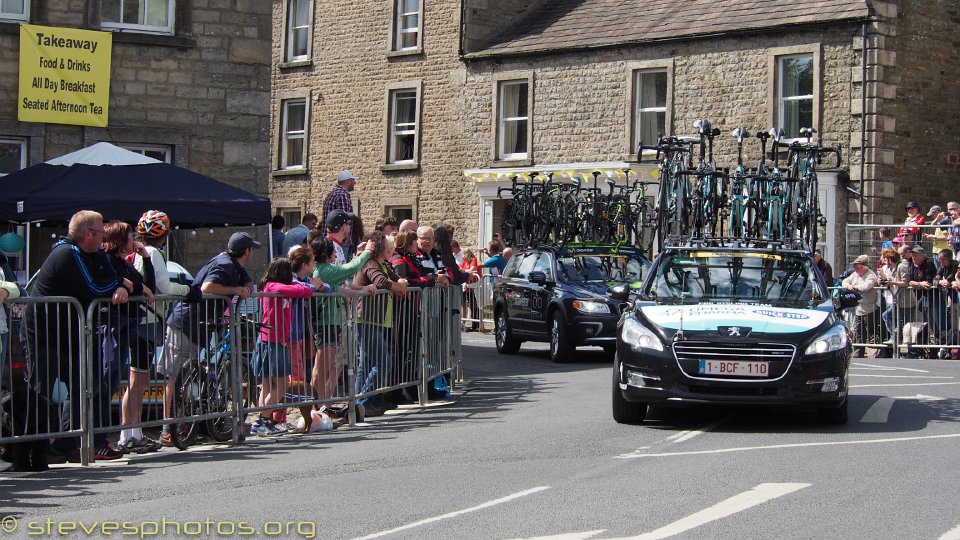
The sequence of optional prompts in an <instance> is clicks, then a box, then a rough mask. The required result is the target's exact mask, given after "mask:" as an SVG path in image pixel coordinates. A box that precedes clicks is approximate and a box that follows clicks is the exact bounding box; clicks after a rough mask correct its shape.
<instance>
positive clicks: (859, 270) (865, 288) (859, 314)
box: [841, 255, 878, 358]
mask: <svg viewBox="0 0 960 540" xmlns="http://www.w3.org/2000/svg"><path fill="white" fill-rule="evenodd" d="M877 283H878V279H877V274H876V273H875V272H874V271H873V270H871V269H870V257H868V256H867V255H860V256H859V257H857V258H856V259H854V260H853V273H852V274H850V275H849V276H847V277H846V278H844V280H843V282H842V283H841V285H842V286H843V288H844V289H847V290H849V291H857V292H859V293H860V296H861V300H860V303H859V304H857V307H856V309H855V310H854V315H855V317H854V320H853V333H854V339H853V341H854V343H874V342H875V341H876V336H877V290H876V286H877ZM863 353H864V348H863V347H856V348H855V349H854V351H853V356H854V357H856V358H862V357H863Z"/></svg>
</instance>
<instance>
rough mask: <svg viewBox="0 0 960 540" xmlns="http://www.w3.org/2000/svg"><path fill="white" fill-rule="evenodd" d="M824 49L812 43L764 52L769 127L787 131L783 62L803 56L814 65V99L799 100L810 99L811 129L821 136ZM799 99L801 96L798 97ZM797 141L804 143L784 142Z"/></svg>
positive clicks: (787, 139)
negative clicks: (811, 102) (810, 58)
mask: <svg viewBox="0 0 960 540" xmlns="http://www.w3.org/2000/svg"><path fill="white" fill-rule="evenodd" d="M822 49H823V45H822V44H820V43H811V44H809V45H795V46H792V47H777V48H773V49H770V50H768V51H767V111H768V112H767V120H768V121H769V123H770V125H771V126H775V127H778V128H786V126H784V125H783V123H784V102H783V100H782V99H781V96H782V94H783V90H782V88H783V60H785V59H787V58H798V57H802V56H806V57H812V61H813V95H812V96H809V95H808V96H803V97H802V99H812V100H813V104H812V109H813V121H812V124H813V125H811V126H798V127H812V128H814V129H816V130H817V132H820V133H822V132H823V129H822V128H821V126H820V121H821V118H822V116H821V111H820V108H821V106H822V105H821V104H822V103H823V100H822V88H821V87H822V85H823V70H822V69H821V65H822V63H823V61H822V58H823V53H822ZM797 97H800V96H797ZM796 140H805V139H798V138H789V135H788V138H785V139H783V142H792V141H796Z"/></svg>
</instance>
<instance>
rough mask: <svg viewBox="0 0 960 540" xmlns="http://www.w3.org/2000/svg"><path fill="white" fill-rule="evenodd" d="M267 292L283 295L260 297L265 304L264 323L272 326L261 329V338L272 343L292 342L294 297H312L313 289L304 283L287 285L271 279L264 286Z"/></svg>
mask: <svg viewBox="0 0 960 540" xmlns="http://www.w3.org/2000/svg"><path fill="white" fill-rule="evenodd" d="M262 292H265V293H280V294H282V295H283V296H282V297H279V298H278V297H276V296H264V297H263V298H261V299H260V305H261V306H263V319H262V322H263V324H266V325H269V326H270V328H266V327H264V328H261V329H260V340H261V341H268V342H270V343H282V344H284V345H286V344H288V343H290V322H291V319H292V318H293V300H292V299H293V298H310V297H311V296H312V295H313V291H312V290H311V289H310V287H309V286H307V285H304V284H302V283H296V282H294V283H291V284H290V285H286V284H283V283H279V282H276V281H269V282H267V284H266V285H264V286H263V291H262Z"/></svg>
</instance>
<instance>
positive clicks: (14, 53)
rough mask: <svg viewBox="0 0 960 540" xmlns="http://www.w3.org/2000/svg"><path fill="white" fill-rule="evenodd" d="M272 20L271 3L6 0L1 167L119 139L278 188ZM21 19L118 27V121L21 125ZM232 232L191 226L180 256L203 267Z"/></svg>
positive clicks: (209, 171)
mask: <svg viewBox="0 0 960 540" xmlns="http://www.w3.org/2000/svg"><path fill="white" fill-rule="evenodd" d="M121 4H122V6H123V8H122V9H121ZM131 6H133V7H136V8H137V9H130V8H131ZM148 7H149V9H147V8H148ZM271 15H272V14H271V10H270V5H269V3H267V2H263V1H260V0H150V1H149V2H147V1H146V0H139V1H138V2H137V1H134V2H132V4H131V2H129V1H125V2H122V3H121V2H117V1H108V0H82V1H74V0H69V1H68V0H24V1H22V2H21V1H12V2H8V1H5V2H2V3H0V72H2V73H3V74H4V75H5V76H4V77H2V78H0V167H2V170H0V174H6V173H9V172H12V171H15V170H18V169H21V168H24V167H27V166H30V165H34V164H37V163H41V162H43V161H45V160H47V159H50V158H53V157H57V156H60V155H63V154H66V153H68V152H72V151H74V150H77V149H80V148H83V147H86V146H89V145H91V144H93V143H96V142H100V141H107V142H110V143H113V144H115V145H118V146H121V147H124V148H128V149H131V150H134V151H137V152H142V153H145V154H147V155H150V156H152V157H155V158H158V159H161V160H164V161H167V162H170V163H173V164H175V165H179V166H183V167H187V168H190V169H191V170H194V171H196V172H199V173H202V174H206V175H208V176H211V177H213V178H216V179H218V180H220V181H222V182H226V183H228V184H231V185H234V186H237V187H240V188H242V189H245V190H248V191H252V192H254V193H259V194H262V195H266V193H267V183H268V171H269V169H268V155H269V151H268V148H269V125H270V109H269V103H270V41H271V38H272V36H271ZM21 23H26V24H31V25H38V26H49V27H63V28H74V29H86V30H105V31H112V32H113V35H112V51H111V69H110V95H109V123H108V126H107V127H91V126H80V125H66V124H53V123H37V122H21V121H18V112H17V104H18V86H17V81H18V76H19V73H20V70H21V69H29V68H26V67H21V66H20V65H19V57H20V28H19V25H20V24H21ZM2 181H3V179H2V177H0V185H2ZM130 182H131V183H132V184H133V185H136V179H135V178H131V179H130ZM142 188H143V189H146V190H157V191H161V190H163V189H164V187H163V186H159V185H158V186H142ZM104 196H108V194H105V195H104ZM144 210H146V208H145V209H144ZM107 217H109V216H107ZM171 219H173V220H174V222H176V215H171ZM260 229H261V230H259V231H255V233H256V234H259V235H261V236H262V237H264V238H265V237H266V230H265V228H262V227H261V228H260ZM64 230H65V228H64V227H63V226H62V224H54V226H53V227H51V228H50V229H49V230H47V229H45V232H44V234H41V235H40V236H41V238H44V239H45V240H46V242H47V243H49V241H50V236H51V234H53V233H59V234H62V233H63V232H64ZM225 239H226V232H221V231H217V232H215V233H213V234H211V233H210V232H208V231H207V230H202V231H197V232H196V233H195V234H190V233H189V232H186V231H180V232H178V233H176V234H175V235H174V238H173V240H174V242H173V243H174V244H175V249H174V250H173V251H172V253H171V255H172V257H173V258H175V259H176V260H180V261H183V262H184V263H185V264H186V265H187V267H188V268H190V269H192V270H196V268H197V267H198V265H199V264H200V263H202V262H204V261H205V260H206V258H208V257H209V256H211V255H213V254H215V253H216V252H218V251H222V249H223V246H224V243H225ZM47 249H48V248H47V246H39V247H38V249H37V251H36V252H35V256H33V257H32V260H33V261H39V260H42V258H43V254H45V253H46V252H47ZM264 260H265V259H264Z"/></svg>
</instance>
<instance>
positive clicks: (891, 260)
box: [818, 201, 960, 359]
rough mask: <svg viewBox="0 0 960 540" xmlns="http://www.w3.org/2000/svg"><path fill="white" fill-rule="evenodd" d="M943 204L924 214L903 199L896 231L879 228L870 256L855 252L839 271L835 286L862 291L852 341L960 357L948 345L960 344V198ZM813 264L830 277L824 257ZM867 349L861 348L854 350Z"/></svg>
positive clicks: (912, 354)
mask: <svg viewBox="0 0 960 540" xmlns="http://www.w3.org/2000/svg"><path fill="white" fill-rule="evenodd" d="M946 207H947V209H946V212H944V210H943V207H941V206H940V205H934V206H932V207H930V209H929V210H928V212H927V213H926V215H923V213H922V211H921V209H920V206H919V205H918V204H917V203H915V202H909V203H907V205H906V207H905V211H906V217H905V218H904V222H903V225H902V226H901V227H900V228H899V229H897V231H896V234H895V235H893V236H892V237H891V234H890V229H889V228H887V227H881V228H879V229H878V230H877V233H878V238H879V244H880V245H879V246H878V247H876V248H874V249H873V256H874V257H875V259H871V256H870V255H867V254H862V255H859V256H858V257H856V258H855V259H854V261H853V263H852V265H851V268H850V270H848V271H847V272H844V273H843V274H841V275H840V276H839V278H838V280H837V283H836V285H838V286H840V287H842V288H844V289H848V290H854V291H857V292H859V293H860V294H861V295H862V300H861V302H860V304H859V306H857V308H856V309H855V311H854V320H853V328H852V330H853V333H854V341H855V343H859V344H876V345H880V347H872V348H873V349H875V350H876V354H884V352H883V351H884V349H887V347H891V346H894V345H901V344H902V345H906V347H907V349H906V350H907V356H908V357H910V358H918V357H926V358H941V359H949V358H953V359H960V349H957V348H953V347H950V345H955V346H960V339H958V338H960V334H958V314H957V308H958V299H960V296H958V294H960V269H958V262H957V260H956V255H957V253H958V252H960V203H957V202H952V201H951V202H949V203H947V205H946ZM928 220H929V221H928ZM925 245H926V246H929V249H928V248H927V247H925ZM818 266H819V267H820V271H821V273H823V274H824V276H828V275H832V269H831V268H829V265H828V264H826V263H825V262H823V263H821V262H820V261H818ZM828 279H829V278H828ZM865 353H866V348H865V347H863V346H859V347H857V348H856V349H855V351H854V354H855V355H856V356H863V355H864V354H865Z"/></svg>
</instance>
